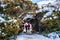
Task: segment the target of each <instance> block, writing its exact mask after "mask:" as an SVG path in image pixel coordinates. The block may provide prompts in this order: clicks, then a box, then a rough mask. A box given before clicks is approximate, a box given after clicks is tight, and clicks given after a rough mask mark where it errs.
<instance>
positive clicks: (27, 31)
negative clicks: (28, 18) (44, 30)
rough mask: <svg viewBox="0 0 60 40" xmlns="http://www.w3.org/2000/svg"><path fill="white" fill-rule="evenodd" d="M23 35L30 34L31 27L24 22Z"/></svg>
mask: <svg viewBox="0 0 60 40" xmlns="http://www.w3.org/2000/svg"><path fill="white" fill-rule="evenodd" d="M23 31H24V32H25V33H31V31H32V25H31V24H30V23H28V22H26V23H25V24H24V30H23Z"/></svg>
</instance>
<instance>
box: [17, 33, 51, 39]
mask: <svg viewBox="0 0 60 40" xmlns="http://www.w3.org/2000/svg"><path fill="white" fill-rule="evenodd" d="M16 40H51V39H50V38H47V37H44V36H42V35H38V34H32V35H28V34H24V35H19V36H17V39H16Z"/></svg>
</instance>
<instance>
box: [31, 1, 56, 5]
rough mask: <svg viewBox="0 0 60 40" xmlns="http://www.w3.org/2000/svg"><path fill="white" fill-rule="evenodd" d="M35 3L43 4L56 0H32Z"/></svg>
mask: <svg viewBox="0 0 60 40" xmlns="http://www.w3.org/2000/svg"><path fill="white" fill-rule="evenodd" d="M31 1H32V2H33V3H37V4H38V6H41V5H43V4H48V3H52V2H54V1H56V0H31Z"/></svg>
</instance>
